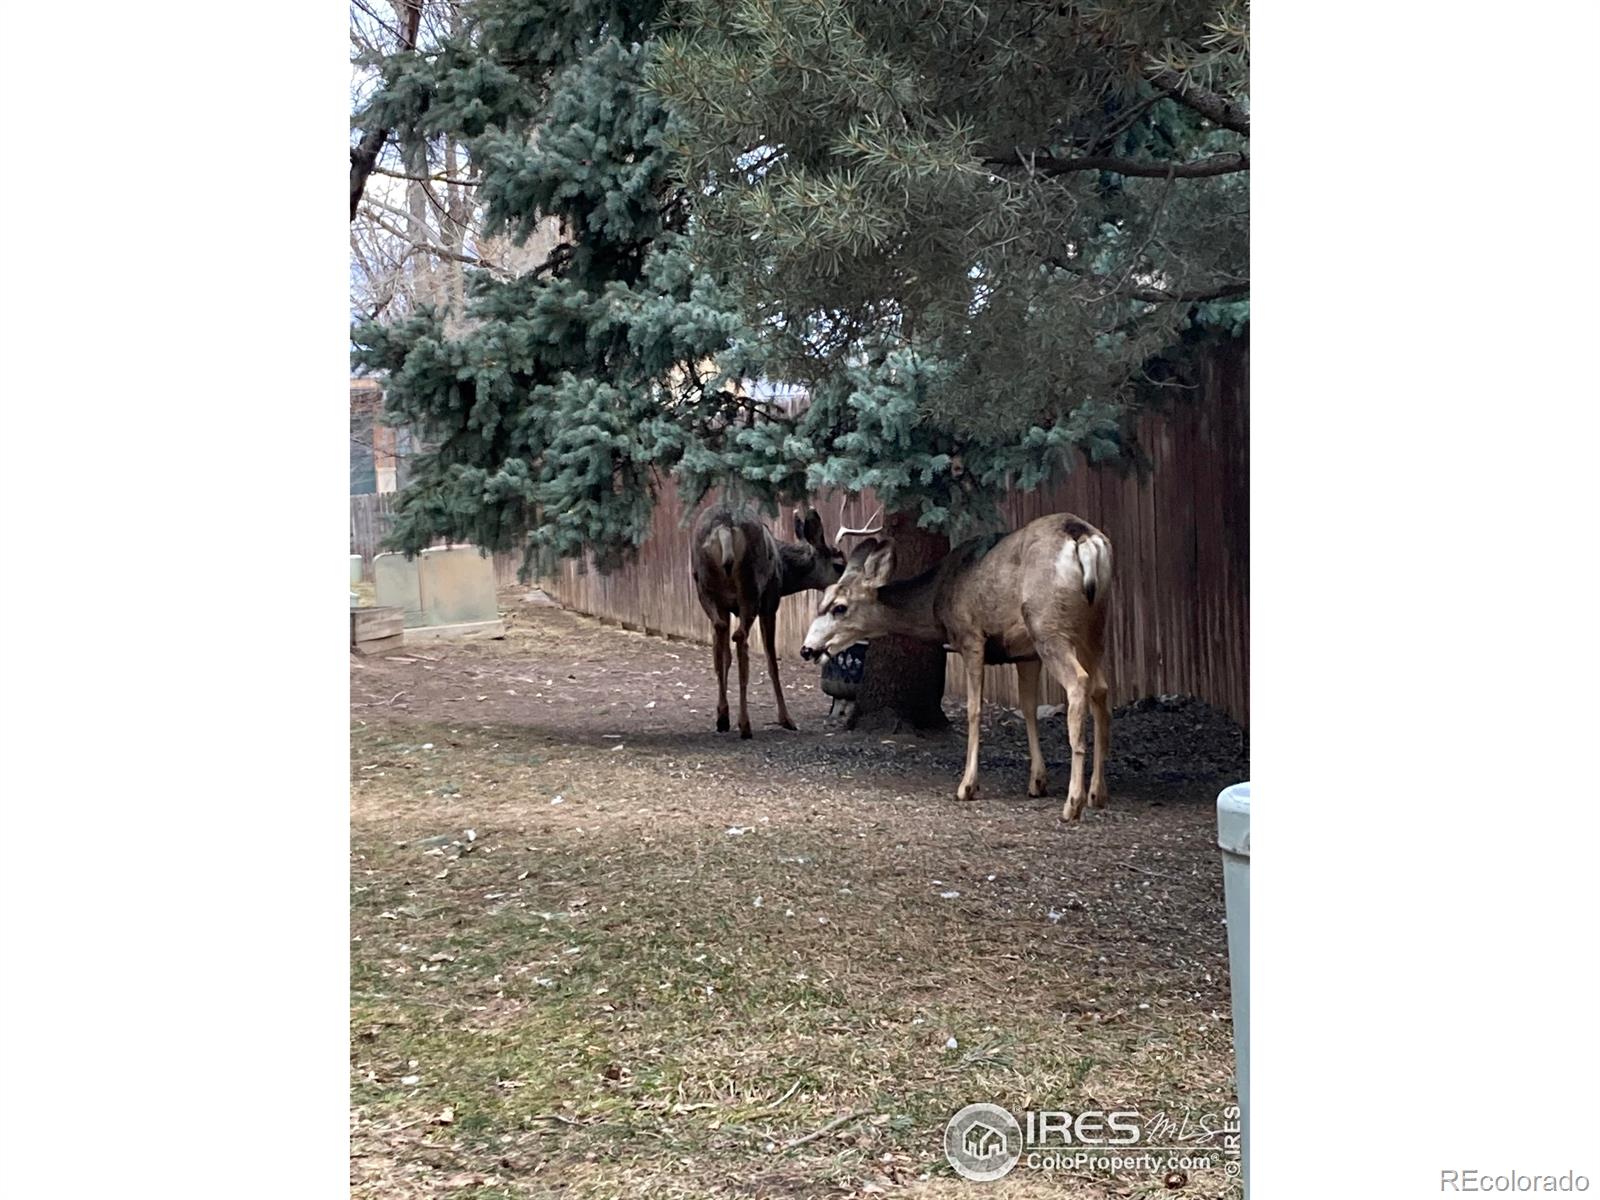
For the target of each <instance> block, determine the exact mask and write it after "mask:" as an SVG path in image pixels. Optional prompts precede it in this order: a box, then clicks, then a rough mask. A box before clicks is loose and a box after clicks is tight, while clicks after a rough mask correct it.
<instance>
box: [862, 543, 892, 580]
mask: <svg viewBox="0 0 1600 1200" xmlns="http://www.w3.org/2000/svg"><path fill="white" fill-rule="evenodd" d="M893 574H894V543H893V542H884V543H883V544H882V545H881V546H880V545H876V544H874V545H873V547H872V550H871V552H870V553H869V554H868V555H867V556H866V558H865V559H863V560H862V563H861V582H863V583H865V584H866V585H867V586H868V587H874V588H880V587H882V586H883V585H884V584H886V583H888V582H889V577H890V576H891V575H893Z"/></svg>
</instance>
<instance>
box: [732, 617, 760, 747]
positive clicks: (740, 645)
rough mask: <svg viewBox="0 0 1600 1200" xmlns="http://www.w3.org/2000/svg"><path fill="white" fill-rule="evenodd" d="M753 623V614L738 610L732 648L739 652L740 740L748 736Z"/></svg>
mask: <svg viewBox="0 0 1600 1200" xmlns="http://www.w3.org/2000/svg"><path fill="white" fill-rule="evenodd" d="M755 623H756V614H755V612H754V611H752V610H749V609H745V608H740V610H739V628H738V629H736V630H735V631H734V634H733V644H734V645H733V648H734V649H735V650H737V651H738V652H739V736H740V737H742V738H747V737H749V736H750V627H751V626H752V625H754V624H755Z"/></svg>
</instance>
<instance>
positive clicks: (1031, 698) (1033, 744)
mask: <svg viewBox="0 0 1600 1200" xmlns="http://www.w3.org/2000/svg"><path fill="white" fill-rule="evenodd" d="M1039 665H1040V664H1039V660H1038V659H1032V660H1029V661H1023V662H1019V663H1018V664H1017V699H1018V700H1019V701H1020V702H1021V704H1022V723H1023V724H1024V725H1026V726H1027V729H1028V795H1030V796H1042V795H1044V793H1045V769H1044V751H1043V750H1042V749H1040V748H1039Z"/></svg>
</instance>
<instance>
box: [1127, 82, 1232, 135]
mask: <svg viewBox="0 0 1600 1200" xmlns="http://www.w3.org/2000/svg"><path fill="white" fill-rule="evenodd" d="M1150 82H1152V83H1154V84H1155V85H1156V86H1157V87H1158V88H1160V89H1161V90H1162V91H1163V92H1165V93H1166V94H1167V95H1169V96H1171V97H1172V98H1173V99H1174V100H1176V101H1177V102H1178V103H1179V104H1183V105H1186V106H1187V107H1189V108H1192V109H1194V111H1195V112H1197V113H1199V114H1200V115H1201V116H1202V117H1204V118H1205V119H1206V120H1208V121H1210V122H1212V123H1213V124H1215V125H1220V126H1222V127H1223V128H1224V129H1231V130H1233V132H1235V133H1242V134H1244V136H1245V137H1249V136H1250V114H1249V113H1248V112H1246V111H1245V110H1244V109H1243V108H1241V107H1240V106H1239V105H1238V104H1236V103H1234V102H1233V101H1232V100H1230V99H1228V97H1226V96H1224V95H1221V94H1220V93H1218V92H1213V91H1211V90H1210V89H1209V88H1203V87H1201V86H1200V85H1199V84H1197V83H1194V82H1192V81H1190V80H1187V79H1185V78H1184V77H1183V76H1182V75H1181V74H1180V73H1179V72H1177V71H1174V70H1173V69H1172V68H1171V67H1161V68H1160V69H1159V70H1156V71H1153V72H1151V74H1150Z"/></svg>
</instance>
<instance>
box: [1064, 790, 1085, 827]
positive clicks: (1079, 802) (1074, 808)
mask: <svg viewBox="0 0 1600 1200" xmlns="http://www.w3.org/2000/svg"><path fill="white" fill-rule="evenodd" d="M1082 813H1083V797H1082V796H1079V797H1078V798H1077V799H1075V800H1074V799H1073V798H1072V797H1071V796H1068V797H1067V802H1066V803H1065V804H1064V805H1062V806H1061V819H1062V820H1063V821H1076V820H1077V819H1078V817H1079V816H1080V815H1081V814H1082Z"/></svg>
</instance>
